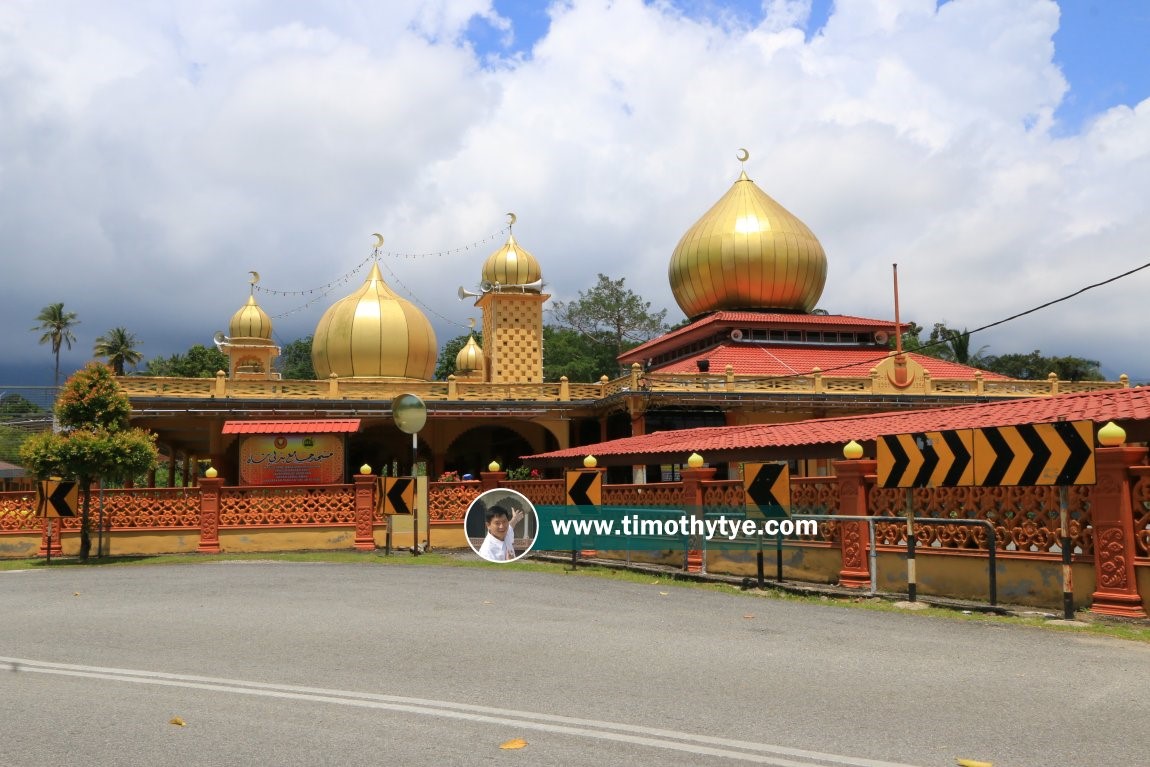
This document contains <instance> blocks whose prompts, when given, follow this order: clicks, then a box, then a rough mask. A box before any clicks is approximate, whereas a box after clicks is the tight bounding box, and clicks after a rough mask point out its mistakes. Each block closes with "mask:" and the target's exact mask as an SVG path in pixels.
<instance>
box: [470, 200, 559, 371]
mask: <svg viewBox="0 0 1150 767" xmlns="http://www.w3.org/2000/svg"><path fill="white" fill-rule="evenodd" d="M508 215H509V216H510V217H511V224H512V225H514V223H515V214H514V213H510V214H508ZM508 229H509V230H510V227H508ZM542 277H543V275H542V272H541V271H540V269H539V262H538V261H536V260H535V257H534V256H532V255H531V254H530V253H528V252H527V251H526V250H524V249H523V248H522V247H521V246H520V245H519V243H518V242H516V241H515V236H514V235H513V234H511V233H510V231H508V235H507V242H506V243H505V244H504V245H503V247H501V248H500V249H499V250H497V251H495V252H494V253H492V254H491V255H490V256H489V257H488V258H487V261H485V262H484V264H483V283H482V284H483V294H482V295H481V296H480V297H479V300H478V301H476V304H475V305H476V306H478V307H479V308H480V309H481V310H482V311H483V357H484V360H485V362H486V363H487V364H486V367H487V380H488V381H490V382H491V383H541V382H542V381H543V303H544V302H545V301H546V300H547V299H548V298H551V296H549V295H546V294H544V293H543V292H542V288H543V279H542Z"/></svg>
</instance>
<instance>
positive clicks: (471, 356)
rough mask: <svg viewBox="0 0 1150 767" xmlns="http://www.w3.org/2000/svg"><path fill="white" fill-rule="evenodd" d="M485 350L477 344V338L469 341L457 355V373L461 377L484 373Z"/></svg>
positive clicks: (471, 337) (472, 337) (470, 338)
mask: <svg viewBox="0 0 1150 767" xmlns="http://www.w3.org/2000/svg"><path fill="white" fill-rule="evenodd" d="M483 366H484V363H483V349H482V348H480V346H479V344H477V343H476V342H475V336H470V337H469V338H468V339H467V344H466V345H465V346H464V347H463V348H462V349H460V350H459V354H457V355H455V372H456V373H459V374H460V375H467V374H469V373H482V372H483Z"/></svg>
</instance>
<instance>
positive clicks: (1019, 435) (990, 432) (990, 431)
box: [974, 421, 1096, 487]
mask: <svg viewBox="0 0 1150 767" xmlns="http://www.w3.org/2000/svg"><path fill="white" fill-rule="evenodd" d="M974 479H975V484H977V485H981V486H985V487H995V486H1006V485H1093V484H1094V483H1095V481H1096V474H1095V466H1094V424H1093V423H1092V422H1090V421H1058V422H1056V423H1035V424H1024V425H1022V426H994V427H987V428H984V429H975V430H974Z"/></svg>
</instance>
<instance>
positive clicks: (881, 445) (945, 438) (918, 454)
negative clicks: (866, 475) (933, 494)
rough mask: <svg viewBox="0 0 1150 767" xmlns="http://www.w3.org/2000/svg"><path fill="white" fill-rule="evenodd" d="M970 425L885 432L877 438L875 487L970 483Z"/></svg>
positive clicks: (972, 482)
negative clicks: (892, 432) (938, 429)
mask: <svg viewBox="0 0 1150 767" xmlns="http://www.w3.org/2000/svg"><path fill="white" fill-rule="evenodd" d="M972 445H973V435H972V433H971V430H970V429H955V430H953V431H924V432H918V433H915V434H888V435H885V436H882V437H879V439H878V444H877V447H878V451H877V452H878V456H877V457H878V484H879V487H963V486H966V485H973V484H974V451H973V448H972Z"/></svg>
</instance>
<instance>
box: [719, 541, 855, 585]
mask: <svg viewBox="0 0 1150 767" xmlns="http://www.w3.org/2000/svg"><path fill="white" fill-rule="evenodd" d="M842 561H843V560H842V554H841V553H840V552H839V550H838V548H837V547H829V546H819V547H815V546H809V547H808V546H783V578H784V579H786V580H797V581H806V582H808V583H837V582H838V579H839V571H840V570H842ZM707 572H708V573H713V574H716V575H719V574H722V575H741V576H744V577H748V576H749V577H751V578H754V577H756V576H757V574H758V556H757V552H755V551H753V550H751V551H724V550H721V549H716V550H714V551H708V552H707ZM776 572H777V565H776V564H775V550H774V548H771V547H768V548H766V549H765V550H764V551H763V577H764V578H765V579H766V580H769V581H773V580H774V579H775V574H776Z"/></svg>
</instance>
